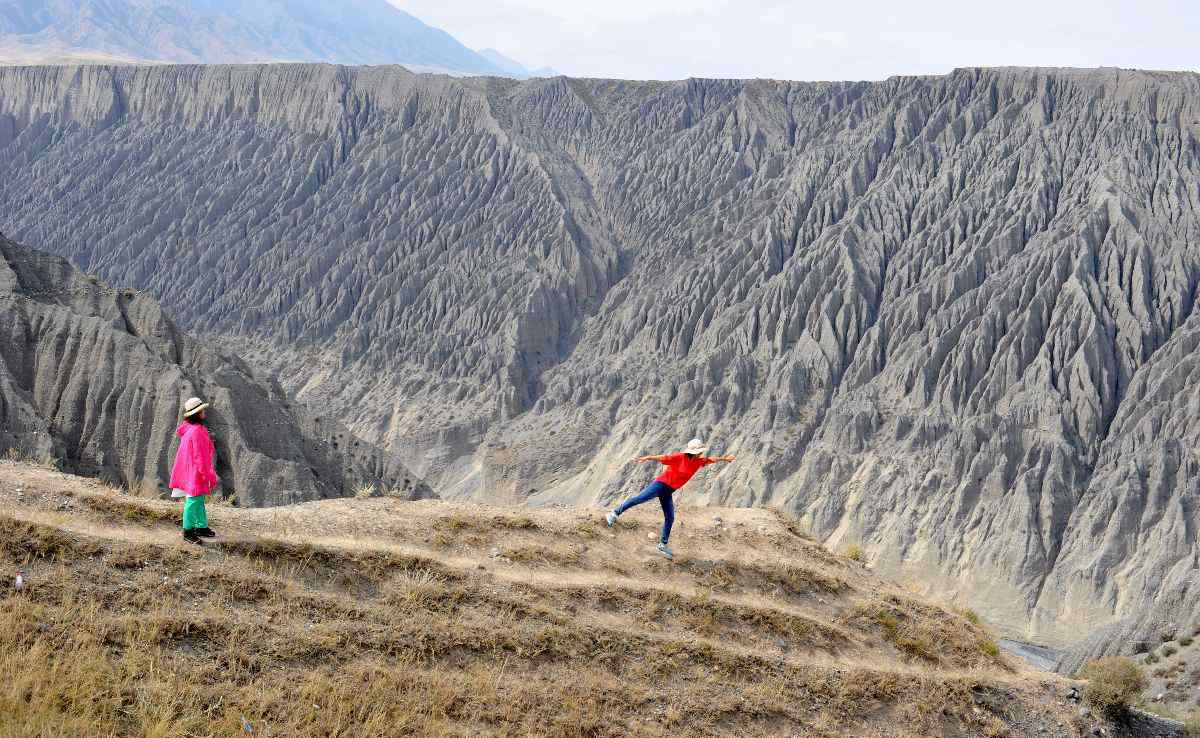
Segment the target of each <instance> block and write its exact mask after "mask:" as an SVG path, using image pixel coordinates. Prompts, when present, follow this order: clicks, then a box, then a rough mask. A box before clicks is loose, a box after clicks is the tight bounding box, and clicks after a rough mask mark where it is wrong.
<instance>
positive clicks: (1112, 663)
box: [1079, 657, 1146, 716]
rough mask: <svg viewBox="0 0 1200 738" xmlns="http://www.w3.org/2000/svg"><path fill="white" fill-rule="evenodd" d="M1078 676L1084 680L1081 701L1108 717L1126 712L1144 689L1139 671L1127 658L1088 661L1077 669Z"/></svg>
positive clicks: (1142, 676)
mask: <svg viewBox="0 0 1200 738" xmlns="http://www.w3.org/2000/svg"><path fill="white" fill-rule="evenodd" d="M1079 677H1080V678H1081V679H1086V680H1087V684H1086V685H1085V686H1084V688H1083V699H1084V700H1085V701H1086V702H1087V703H1088V704H1089V705H1091V706H1092V707H1093V708H1095V709H1096V710H1097V711H1100V712H1104V713H1105V714H1107V715H1110V716H1119V715H1121V714H1123V713H1125V712H1126V711H1127V710H1128V709H1129V707H1130V706H1131V705H1132V704H1134V703H1135V702H1137V700H1138V699H1139V698H1140V697H1141V695H1142V691H1143V690H1145V689H1146V675H1145V674H1144V673H1143V672H1142V668H1141V667H1140V666H1138V665H1137V664H1135V663H1134V662H1133V661H1131V660H1129V659H1127V658H1121V657H1111V658H1105V659H1097V660H1096V661H1089V662H1088V663H1087V664H1085V665H1084V666H1083V668H1082V669H1080V670H1079Z"/></svg>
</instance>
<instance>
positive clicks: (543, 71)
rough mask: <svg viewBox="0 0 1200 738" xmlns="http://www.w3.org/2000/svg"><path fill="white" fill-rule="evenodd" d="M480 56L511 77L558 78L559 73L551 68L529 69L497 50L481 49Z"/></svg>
mask: <svg viewBox="0 0 1200 738" xmlns="http://www.w3.org/2000/svg"><path fill="white" fill-rule="evenodd" d="M478 53H479V55H480V56H482V57H483V58H484V59H487V60H488V61H489V62H491V63H492V64H493V65H495V66H496V67H498V68H499V69H500V70H501V71H503V72H504V73H505V74H507V75H509V76H510V77H522V78H525V77H557V76H559V72H557V71H556V70H554V69H552V68H550V67H542V68H540V69H529V68H528V67H526V66H525V65H524V64H522V63H521V62H519V61H517V60H515V59H512V58H510V57H507V56H505V55H504V54H501V53H500V52H499V51H496V50H495V49H481V50H480V51H479V52H478Z"/></svg>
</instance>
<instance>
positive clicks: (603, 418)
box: [0, 65, 1200, 659]
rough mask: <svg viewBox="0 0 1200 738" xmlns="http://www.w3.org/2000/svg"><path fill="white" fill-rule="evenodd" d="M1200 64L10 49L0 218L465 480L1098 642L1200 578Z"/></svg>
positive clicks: (453, 483) (1181, 609) (1010, 626)
mask: <svg viewBox="0 0 1200 738" xmlns="http://www.w3.org/2000/svg"><path fill="white" fill-rule="evenodd" d="M1198 135H1200V77H1198V76H1197V75H1196V74H1191V73H1158V72H1145V71H1129V70H1123V69H1101V70H1071V69H1002V68H998V69H962V70H958V71H955V72H953V73H952V74H948V75H946V76H942V77H897V78H892V79H889V80H886V81H883V82H875V83H867V82H833V83H799V82H777V81H767V80H753V81H728V80H725V81H718V80H701V79H693V80H686V81H680V82H627V81H610V80H579V79H565V78H556V79H550V80H534V81H527V82H517V81H513V80H505V79H497V78H469V79H453V78H449V77H444V76H432V75H414V74H411V73H409V72H408V71H406V70H404V69H400V68H394V67H370V68H368V67H358V68H350V67H335V66H325V65H271V66H227V67H221V66H209V67H186V66H158V67H98V66H92V67H53V68H47V67H40V68H33V67H24V68H22V67H12V68H6V69H3V70H0V229H2V230H4V231H5V232H6V233H8V234H9V235H10V236H12V237H14V238H15V239H16V240H18V241H21V242H23V243H26V244H28V245H31V246H34V247H37V248H42V249H48V250H51V251H54V252H56V253H58V254H61V255H64V256H68V257H70V258H71V259H72V260H74V261H75V262H76V263H77V264H79V265H81V266H82V267H83V268H84V269H85V270H87V271H88V272H90V273H93V274H95V275H96V276H98V277H100V278H101V279H103V280H106V281H108V282H111V283H113V284H116V285H122V286H129V287H133V288H136V289H139V290H143V291H145V292H147V293H148V294H149V295H151V296H152V297H154V298H156V299H158V300H160V301H161V302H162V305H163V307H164V309H166V310H167V311H168V312H169V313H170V314H172V315H173V316H174V318H175V319H176V320H178V321H179V323H180V325H181V326H182V328H184V329H186V330H188V331H190V332H192V333H194V334H195V335H196V336H197V337H198V338H200V339H201V340H204V341H207V342H209V343H211V344H220V345H221V346H224V347H227V348H229V349H232V350H234V351H236V352H238V353H240V354H242V355H243V356H244V357H245V358H246V360H247V363H248V365H250V366H252V367H254V368H255V369H256V370H257V371H262V372H268V373H274V374H275V376H276V377H277V378H278V380H279V381H280V382H281V384H282V387H283V389H284V391H285V392H287V393H289V394H291V395H294V396H295V397H298V398H299V400H300V401H302V402H305V403H308V405H309V406H310V407H317V408H320V409H321V411H322V412H328V413H329V414H330V415H333V416H335V417H336V418H337V419H339V420H341V421H343V422H345V423H346V424H347V425H348V426H349V428H350V430H351V431H353V432H354V433H356V434H358V435H359V436H360V437H362V438H363V439H364V441H366V442H371V443H377V444H380V445H382V446H384V447H386V448H387V449H388V450H389V451H391V452H392V453H394V454H396V456H397V457H398V458H399V459H400V460H401V461H402V462H403V463H405V464H406V465H407V466H408V467H409V468H411V470H412V472H413V473H414V474H415V475H417V476H419V477H420V478H421V479H423V480H424V481H425V482H426V483H428V484H429V485H430V487H431V488H432V489H433V490H434V491H435V492H437V493H438V494H440V495H442V496H443V497H444V498H446V499H450V500H475V501H482V502H489V501H490V502H503V503H506V504H508V503H529V504H530V505H531V506H544V505H549V504H554V503H570V504H587V503H594V502H608V501H611V500H614V499H615V498H617V497H618V496H621V495H623V494H626V493H627V492H629V491H631V489H633V488H635V487H636V486H637V485H638V484H640V483H641V482H642V481H643V480H642V478H641V477H640V476H637V474H638V473H639V470H638V469H636V468H631V467H628V466H625V465H624V461H625V459H626V458H628V457H629V456H630V455H633V454H634V453H639V452H656V451H661V450H666V449H672V448H674V447H675V445H676V444H678V443H680V442H681V441H684V440H686V439H687V438H689V437H691V436H693V435H704V436H706V437H709V438H712V439H714V441H715V443H716V450H717V451H719V452H734V453H736V454H738V456H739V462H738V463H736V464H733V465H730V466H728V467H725V468H722V469H720V470H709V472H706V474H705V476H703V477H701V478H698V479H697V480H696V482H694V483H693V484H694V485H695V488H694V490H693V491H692V492H693V494H695V495H696V498H695V499H696V500H697V501H703V502H707V503H710V504H713V505H722V506H749V505H772V506H776V507H778V508H779V509H781V510H782V511H783V512H784V513H786V514H787V515H788V516H791V517H793V518H794V519H796V520H798V521H800V524H802V525H803V526H805V528H806V529H807V530H809V531H811V533H812V534H813V535H814V536H816V537H817V538H818V539H819V540H822V541H824V542H827V543H828V544H829V545H830V546H832V547H833V548H835V549H841V548H844V547H845V546H848V545H858V546H861V547H862V548H863V550H865V551H866V552H867V554H868V556H869V557H870V559H871V561H872V562H873V564H874V565H875V566H876V567H877V570H878V571H880V572H882V573H886V574H888V575H889V576H893V577H895V578H897V579H911V580H913V581H915V582H919V583H920V584H919V586H920V587H921V590H922V591H923V592H925V593H929V594H933V595H936V596H938V597H941V598H943V599H946V600H948V601H952V602H955V603H958V604H961V605H964V606H967V605H969V606H971V607H973V608H975V609H977V610H978V611H980V612H983V613H986V614H987V617H988V619H989V622H991V623H993V624H995V625H996V627H998V628H999V629H1000V631H1001V632H1002V633H1003V634H1004V635H1008V636H1015V637H1018V638H1025V639H1030V640H1033V641H1036V642H1039V643H1042V644H1044V645H1049V646H1053V647H1056V648H1068V647H1072V646H1074V645H1075V644H1076V643H1077V642H1078V641H1080V640H1081V639H1082V638H1085V637H1088V636H1092V640H1090V641H1088V643H1087V644H1086V646H1085V650H1086V652H1079V653H1076V654H1074V655H1073V656H1069V658H1075V659H1081V658H1084V657H1086V656H1090V655H1094V654H1096V653H1100V652H1105V651H1108V650H1114V649H1115V650H1121V649H1126V648H1131V647H1132V645H1133V644H1134V643H1135V642H1136V641H1138V639H1143V638H1148V637H1153V634H1154V633H1157V632H1158V631H1159V630H1160V629H1161V627H1162V624H1164V623H1165V624H1168V625H1173V626H1174V627H1177V628H1183V627H1186V625H1187V624H1189V623H1190V621H1191V613H1193V612H1195V611H1197V605H1198V604H1200V601H1198V599H1197V598H1198V597H1200V586H1198V585H1200V582H1197V580H1196V577H1197V572H1200V568H1198V564H1197V562H1198V560H1200V548H1198V547H1197V541H1196V536H1195V535H1194V532H1195V530H1196V527H1197V519H1196V511H1195V505H1194V504H1193V502H1192V500H1191V498H1192V497H1193V496H1194V488H1195V480H1196V478H1197V472H1200V464H1198V462H1197V458H1196V455H1195V451H1194V449H1195V448H1196V447H1197V443H1198V442H1200V389H1197V388H1198V387H1200V383H1198V382H1197V381H1196V374H1197V372H1198V371H1200V364H1198V359H1197V354H1196V352H1195V349H1196V347H1197V344H1198V343H1200V322H1197V321H1198V320H1200V318H1197V316H1196V315H1195V310H1194V308H1195V304H1196V297H1197V292H1198V286H1200V250H1198V249H1197V248H1196V242H1197V239H1198V238H1200V222H1198V219H1197V213H1198V205H1200V193H1198V190H1197V186H1196V182H1197V181H1198V180H1200V171H1198V170H1200V157H1198V153H1200V147H1198V144H1197V138H1198Z"/></svg>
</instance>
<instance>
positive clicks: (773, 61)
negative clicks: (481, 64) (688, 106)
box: [392, 0, 1200, 80]
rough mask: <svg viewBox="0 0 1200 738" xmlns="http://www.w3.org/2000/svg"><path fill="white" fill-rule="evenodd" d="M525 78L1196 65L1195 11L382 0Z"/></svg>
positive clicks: (938, 0)
mask: <svg viewBox="0 0 1200 738" xmlns="http://www.w3.org/2000/svg"><path fill="white" fill-rule="evenodd" d="M392 2H393V3H394V4H395V5H397V6H398V7H400V8H402V9H404V10H406V11H408V12H409V13H412V14H413V15H415V16H417V17H418V18H420V19H421V20H423V21H425V22H426V23H429V24H430V25H434V26H437V27H439V28H442V29H443V30H445V31H448V32H449V33H451V34H452V35H454V36H455V37H456V38H458V40H459V41H462V42H463V43H464V44H466V45H467V46H470V47H472V48H475V49H481V48H486V47H493V48H496V49H498V50H499V51H501V52H503V53H504V54H507V55H508V56H510V57H513V58H514V59H516V60H517V61H520V62H521V63H523V64H525V65H526V66H528V67H539V66H543V65H548V66H552V67H554V68H555V69H557V70H559V71H560V72H563V73H565V74H570V75H574V76H591V77H626V78H633V79H681V78H685V77H770V78H777V79H797V80H820V79H882V78H884V77H888V76H891V75H893V74H941V73H945V72H948V71H950V70H951V69H953V68H955V67H964V66H998V65H1022V66H1032V65H1038V66H1077V67H1097V66H1117V67H1137V68H1143V69H1193V70H1195V69H1198V68H1200V0H1124V1H1123V2H1117V1H1114V0H1037V1H1033V0H985V1H983V2H980V1H979V0H857V1H856V0H826V1H825V2H780V1H778V0H588V1H586V2H585V1H581V0H392Z"/></svg>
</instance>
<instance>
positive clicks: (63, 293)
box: [0, 236, 433, 506]
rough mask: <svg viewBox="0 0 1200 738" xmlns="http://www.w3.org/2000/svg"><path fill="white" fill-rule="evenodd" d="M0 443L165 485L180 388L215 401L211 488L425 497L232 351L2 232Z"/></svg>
mask: <svg viewBox="0 0 1200 738" xmlns="http://www.w3.org/2000/svg"><path fill="white" fill-rule="evenodd" d="M0 256H2V257H3V261H0V448H4V449H16V450H18V451H20V452H21V453H23V454H25V455H31V456H34V457H52V458H54V459H58V460H61V461H62V462H63V463H64V465H65V467H66V468H67V469H68V470H71V471H74V472H77V473H82V474H87V475H95V476H101V477H104V478H107V479H109V480H110V481H113V482H116V483H120V484H125V485H128V486H131V487H134V488H142V489H144V490H145V491H148V492H154V491H157V492H166V491H167V489H168V487H167V481H168V480H169V478H170V465H171V463H172V461H173V459H174V453H175V449H176V448H177V447H178V445H179V444H178V438H177V437H176V435H175V432H174V431H175V427H176V425H178V423H179V417H180V412H181V409H180V407H181V405H182V403H183V400H184V399H186V398H187V397H189V396H191V395H193V394H195V395H200V396H202V397H204V398H205V399H207V400H208V401H209V402H211V403H212V404H213V409H212V410H211V411H210V412H211V414H210V419H209V427H210V429H211V432H212V434H213V437H214V441H215V443H216V446H217V460H218V463H217V471H218V473H219V475H220V476H221V478H222V486H223V492H224V493H226V494H235V495H237V498H238V501H239V504H242V505H254V506H263V505H276V504H283V503H290V502H301V501H304V500H312V499H319V498H323V497H330V496H344V495H348V494H351V493H353V492H354V491H355V490H356V489H357V488H359V487H360V486H362V485H367V484H371V485H375V487H376V489H378V490H380V491H382V490H385V489H387V490H397V491H401V492H402V493H403V494H404V495H405V496H408V497H412V498H421V497H431V496H433V495H432V492H431V490H429V488H428V486H427V485H425V484H424V483H422V482H421V481H420V480H419V479H417V478H416V477H415V476H414V475H413V474H412V473H411V472H409V471H408V470H407V469H406V468H405V467H404V466H403V465H402V464H401V463H400V462H399V461H397V459H396V457H395V456H393V455H392V454H389V453H386V452H384V451H382V450H381V449H379V448H377V447H375V446H371V445H370V444H368V443H366V442H363V441H361V440H359V439H358V438H356V437H355V436H353V435H351V434H350V433H348V432H347V431H346V429H345V428H344V427H342V426H341V425H340V424H339V423H337V422H336V421H334V420H330V419H327V418H322V417H320V416H315V415H311V414H309V413H306V412H304V411H303V410H302V409H301V408H299V407H298V406H292V405H290V404H289V402H288V400H287V398H286V397H285V395H284V394H283V391H282V390H281V389H280V388H279V387H278V385H276V384H275V383H273V382H271V381H262V380H259V379H256V378H255V377H254V376H252V374H251V372H250V371H249V370H248V369H247V367H246V366H244V365H243V364H242V363H241V362H239V361H238V360H237V359H235V358H232V357H229V356H224V355H222V354H220V353H218V352H216V351H213V350H211V349H209V348H206V347H205V346H203V345H202V344H200V343H197V342H196V341H195V340H194V339H192V338H190V337H188V336H187V335H186V334H185V333H183V332H181V331H180V330H179V329H178V328H177V327H176V326H175V325H174V324H173V323H172V322H171V321H170V319H168V318H167V317H166V316H165V315H164V314H163V312H162V310H161V309H160V308H159V306H158V304H157V303H155V302H154V301H153V300H152V299H150V298H149V297H147V296H146V295H144V294H142V293H139V292H135V291H133V290H113V289H110V288H108V287H106V286H104V285H103V284H100V283H99V282H98V281H97V280H96V279H95V278H93V277H89V276H87V275H85V274H83V273H81V272H80V271H79V270H78V269H76V268H75V267H73V266H71V264H70V263H69V262H68V261H66V260H65V259H62V258H61V257H57V256H52V255H50V254H46V253H43V252H38V251H34V250H32V249H27V248H23V247H21V246H18V245H16V244H14V243H12V242H11V241H8V240H7V239H5V238H3V236H0Z"/></svg>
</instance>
